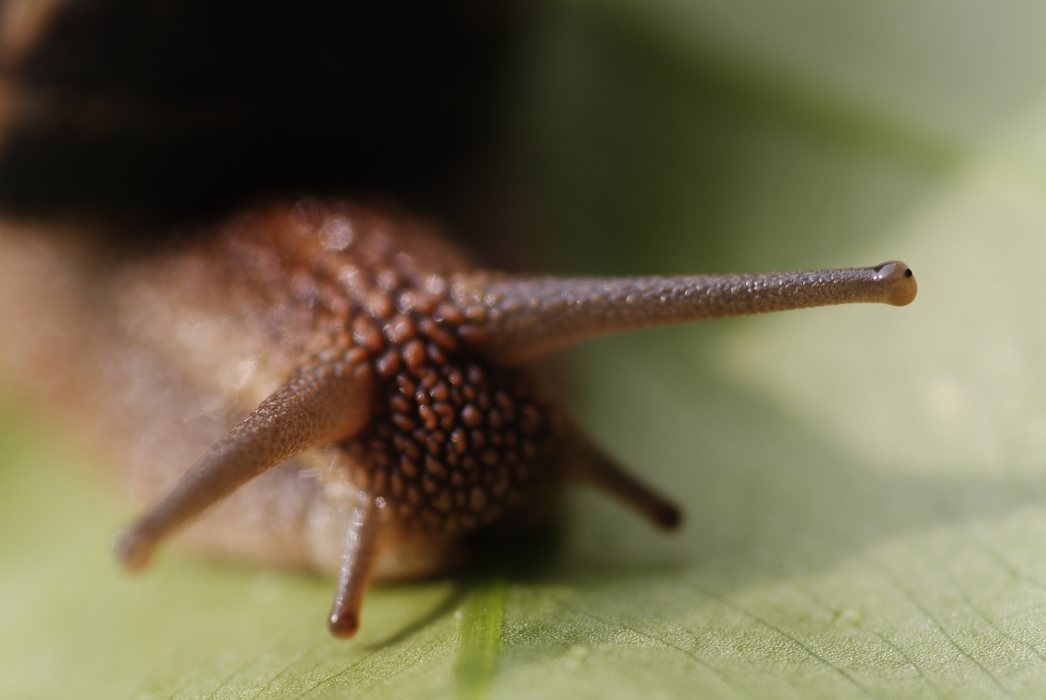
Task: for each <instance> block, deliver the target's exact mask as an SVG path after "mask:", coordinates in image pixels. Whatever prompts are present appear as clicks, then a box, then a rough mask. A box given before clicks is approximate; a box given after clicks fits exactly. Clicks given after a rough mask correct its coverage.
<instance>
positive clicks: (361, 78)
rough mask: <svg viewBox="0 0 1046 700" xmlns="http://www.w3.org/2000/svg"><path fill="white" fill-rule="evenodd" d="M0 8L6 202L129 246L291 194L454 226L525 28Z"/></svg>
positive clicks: (307, 3) (0, 140)
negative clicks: (402, 210)
mask: <svg viewBox="0 0 1046 700" xmlns="http://www.w3.org/2000/svg"><path fill="white" fill-rule="evenodd" d="M0 8H2V14H0V21H2V22H3V24H2V25H0V69H2V73H0V75H2V78H0V80H2V83H0V87H2V93H0V207H3V209H4V210H5V211H7V212H9V213H15V214H21V215H31V216H39V215H56V214H57V215H60V216H65V217H69V216H86V217H90V218H94V219H98V218H101V219H103V220H105V221H110V222H120V223H123V224H125V226H123V230H124V231H142V230H149V231H156V230H160V228H159V227H158V226H155V225H153V224H156V223H165V222H173V221H179V220H182V219H186V218H190V219H196V218H199V217H206V216H209V215H211V214H214V213H218V212H222V211H224V210H226V209H228V208H230V207H233V206H236V205H239V204H241V203H243V202H244V201H251V200H255V199H258V198H261V197H264V196H270V195H294V194H298V193H304V192H308V193H310V194H321V195H323V194H335V193H337V194H342V193H351V194H357V195H365V196H374V195H376V194H380V195H382V196H390V197H393V198H395V199H397V200H400V201H401V202H403V203H405V204H406V205H408V206H411V207H414V208H419V209H422V210H425V211H431V212H435V213H437V214H439V215H442V216H445V217H448V218H450V219H451V220H452V221H455V223H458V222H459V220H460V223H461V224H462V225H466V226H467V222H468V220H469V217H470V216H471V214H468V213H466V211H475V210H476V209H478V208H479V207H478V206H477V200H482V199H483V198H484V197H485V196H486V195H484V194H480V195H478V196H471V197H467V196H465V195H464V194H463V193H465V192H468V191H470V190H471V191H475V189H476V186H477V184H478V185H479V189H480V190H483V189H484V187H485V185H484V184H483V183H488V182H491V180H492V177H493V176H491V175H490V174H489V173H491V172H493V171H494V170H496V168H497V165H496V164H495V161H496V158H495V157H494V156H492V154H491V152H492V144H493V143H494V142H495V141H496V139H497V134H498V128H499V124H501V123H502V121H503V120H502V118H501V117H502V115H503V113H504V110H503V102H504V93H503V90H502V86H503V85H504V76H505V72H506V70H507V66H508V64H509V59H510V56H511V55H512V51H513V47H514V41H515V40H516V39H517V37H518V35H519V29H520V27H521V25H522V19H523V18H522V17H521V13H520V12H519V11H518V10H516V9H515V8H513V7H511V6H510V3H509V2H498V3H488V2H478V1H473V0H446V1H444V2H430V1H427V0H391V1H383V2H328V1H325V0H304V1H301V2H293V3H278V2H264V1H263V2H257V1H255V0H250V1H247V0H178V1H177V2H175V1H173V0H161V1H158V2H136V1H133V0H81V1H75V0H27V1H22V2H7V3H3V4H0ZM469 199H471V202H468V201H467V200H469ZM127 224H130V225H127ZM142 224H149V225H147V226H142Z"/></svg>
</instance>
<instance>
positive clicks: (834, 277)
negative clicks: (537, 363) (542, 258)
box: [455, 261, 917, 366]
mask: <svg viewBox="0 0 1046 700" xmlns="http://www.w3.org/2000/svg"><path fill="white" fill-rule="evenodd" d="M916 291H917V286H916V284H915V278H914V276H913V275H912V271H911V270H910V269H909V268H908V266H907V265H905V264H904V263H902V262H898V261H891V262H886V263H882V264H881V265H877V266H875V267H864V268H846V269H839V270H817V271H809V272H780V273H779V272H771V273H765V274H754V275H716V276H691V277H636V278H621V279H611V278H602V279H601V278H588V279H585V278H578V279H558V278H514V277H506V278H481V277H476V278H473V279H462V280H460V281H459V283H458V284H457V285H455V294H456V296H457V297H458V299H457V302H458V304H459V305H460V306H463V307H466V308H469V307H475V306H482V307H485V308H486V311H487V313H484V314H481V315H477V314H473V315H472V316H471V317H470V318H479V319H481V320H479V321H471V322H470V324H466V325H465V326H463V327H462V329H461V332H462V335H463V336H464V337H465V338H466V339H469V340H470V342H471V343H472V344H473V345H475V346H477V347H478V348H480V349H482V350H483V351H484V352H485V353H486V354H487V356H488V357H489V358H490V359H491V360H492V361H495V362H497V363H499V364H501V365H505V366H515V365H519V364H523V363H525V362H527V361H529V360H532V359H535V358H537V357H540V356H542V355H544V354H547V353H549V352H552V351H554V350H557V349H559V348H562V347H565V346H567V345H571V344H573V343H577V342H580V341H582V340H586V339H588V338H592V337H595V336H600V335H607V334H609V333H616V332H620V331H626V330H633V329H639V328H648V327H652V326H663V325H669V324H675V323H685V322H689V321H702V320H706V319H713V318H724V317H727V316H745V315H749V314H757V313H765V312H769V311H783V310H787V309H800V308H807V307H813V306H829V305H834V304H851V303H861V302H872V303H885V304H892V305H894V306H904V305H906V304H909V303H911V301H912V300H913V299H914V298H915V294H916Z"/></svg>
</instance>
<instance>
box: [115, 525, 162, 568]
mask: <svg viewBox="0 0 1046 700" xmlns="http://www.w3.org/2000/svg"><path fill="white" fill-rule="evenodd" d="M112 546H113V553H114V554H116V559H117V560H118V561H119V562H120V564H121V565H122V566H123V567H124V569H126V570H127V571H140V570H141V569H144V568H145V566H146V565H147V564H148V563H149V559H150V558H151V557H152V551H153V542H152V541H150V540H149V539H148V538H146V537H143V536H142V533H141V532H139V531H138V530H137V528H135V529H131V530H124V531H121V532H118V533H117V534H116V536H115V537H113V543H112Z"/></svg>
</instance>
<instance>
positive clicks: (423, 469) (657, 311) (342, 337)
mask: <svg viewBox="0 0 1046 700" xmlns="http://www.w3.org/2000/svg"><path fill="white" fill-rule="evenodd" d="M0 234H4V235H0V253H3V255H0V322H4V320H5V319H8V320H9V319H12V318H14V319H15V325H16V326H17V321H18V319H19V317H20V315H21V320H22V321H23V326H24V327H26V328H28V327H30V325H31V324H29V323H26V322H25V320H26V318H32V317H33V316H34V315H36V316H39V317H40V319H42V320H43V321H44V325H45V326H47V327H51V326H53V327H61V328H63V329H65V330H66V331H72V332H73V337H74V338H76V339H77V342H76V343H75V344H71V343H69V342H68V341H66V342H64V344H63V343H62V342H57V343H56V342H53V341H54V339H53V338H50V337H49V336H46V334H45V335H44V336H43V337H40V338H37V337H34V336H33V335H32V334H28V335H26V334H24V333H19V332H18V331H17V330H16V332H15V333H13V334H8V335H7V336H6V337H8V338H13V341H9V343H8V345H9V348H8V349H9V352H11V353H12V355H13V357H14V360H15V364H16V365H18V364H19V363H21V364H22V365H23V367H25V368H26V369H27V370H28V371H27V375H29V379H30V381H33V382H50V384H51V385H52V389H51V394H52V396H53V398H55V399H57V400H59V401H61V402H62V404H63V405H69V406H79V412H80V413H81V414H83V415H89V416H91V417H92V418H96V419H97V420H98V421H99V422H100V423H101V425H98V426H97V427H98V428H100V429H101V430H102V432H109V433H112V434H114V444H118V445H125V446H127V445H131V446H132V447H131V448H130V449H126V448H125V450H124V452H123V453H122V454H118V455H117V458H116V460H115V461H116V462H117V463H118V464H122V465H123V467H124V469H125V473H126V475H127V477H126V478H127V479H128V481H129V482H130V483H131V486H132V489H133V490H134V491H136V492H137V493H138V494H139V495H140V496H143V497H145V498H147V499H149V500H153V499H155V498H156V497H157V496H158V495H159V496H161V498H160V499H159V501H157V502H156V503H155V504H154V505H153V506H152V507H151V508H150V509H149V510H148V511H147V512H146V513H145V515H144V516H143V517H142V518H141V519H140V520H139V521H138V522H137V523H135V524H134V526H133V527H132V528H131V529H130V530H129V531H127V532H126V533H124V535H123V536H122V537H121V538H120V539H119V541H118V543H117V553H118V555H119V556H120V558H121V559H122V560H123V561H124V563H125V564H126V565H128V566H129V567H130V568H138V567H141V566H143V565H144V564H145V563H146V562H147V561H148V559H149V557H150V555H151V554H152V552H153V550H154V549H155V548H156V546H157V545H158V544H160V543H161V542H162V541H164V540H165V539H167V538H168V537H169V536H170V535H172V534H173V533H174V532H175V531H177V530H179V529H181V528H182V527H183V526H186V529H187V532H186V533H185V535H186V539H188V540H189V541H190V542H191V543H192V544H193V545H195V546H197V547H198V548H201V549H203V550H205V551H209V552H211V553H214V554H218V555H221V556H233V557H240V558H246V559H252V560H258V561H263V562H270V563H276V564H282V565H296V566H304V567H308V568H312V569H316V570H320V571H326V572H338V573H339V584H338V594H337V596H336V599H335V605H334V609H333V610H332V613H331V617H330V620H329V624H330V628H331V631H332V632H333V633H334V634H336V635H338V636H343V637H348V636H352V635H353V634H354V633H355V631H356V629H357V627H358V625H359V611H360V606H361V604H362V600H363V596H364V593H365V591H366V588H367V586H368V584H369V581H370V580H371V578H372V577H379V578H381V577H386V578H387V577H405V576H418V575H424V574H431V573H434V572H437V571H441V570H444V569H446V568H449V567H451V566H454V565H456V564H458V563H460V561H461V556H460V555H461V544H462V543H463V541H464V540H465V539H466V538H467V536H468V535H469V534H470V533H473V532H475V531H477V530H479V529H481V528H487V527H493V526H501V525H507V524H510V523H512V522H513V521H522V522H524V523H525V522H527V521H529V520H533V519H537V518H540V517H542V516H543V515H544V514H546V513H547V512H548V511H549V509H550V508H551V507H552V506H554V504H555V502H556V500H557V498H556V496H557V493H558V491H559V490H560V487H561V486H562V484H564V483H565V482H567V481H581V482H586V483H588V484H590V485H592V486H595V487H597V488H600V489H602V490H603V491H605V492H607V493H608V494H609V495H611V496H613V497H615V498H617V499H619V500H621V501H622V502H624V503H625V504H626V505H628V506H630V507H632V508H633V509H635V510H636V511H638V512H639V513H640V514H642V515H644V516H645V517H647V518H648V519H649V520H651V521H652V522H653V523H654V524H655V525H658V526H660V527H664V528H672V527H675V526H676V525H677V524H678V522H679V512H678V510H677V509H676V508H675V507H674V506H673V505H672V504H671V503H668V502H667V501H665V500H664V499H663V498H661V497H660V496H658V495H657V494H655V493H653V492H652V491H650V490H649V489H647V488H646V487H644V486H643V485H642V484H640V483H639V482H637V481H636V480H635V479H633V478H632V477H631V476H629V475H628V474H627V473H626V472H625V471H623V470H622V469H620V468H619V467H618V466H616V465H615V464H614V463H613V461H612V460H611V459H610V458H608V457H607V456H606V455H604V454H602V453H601V452H600V451H599V450H598V449H597V448H596V447H594V446H593V445H592V444H591V443H590V442H589V441H588V440H586V439H585V438H584V436H583V435H581V434H580V433H579V432H578V430H577V429H576V428H575V427H574V426H573V425H572V424H571V423H570V422H569V421H568V420H567V419H566V418H565V416H564V415H563V414H562V412H561V411H560V409H559V408H558V407H557V406H556V405H555V403H554V402H552V401H550V400H549V399H548V398H547V397H545V396H544V395H543V394H542V392H541V391H540V389H539V388H538V385H537V382H536V381H535V379H534V378H533V377H532V376H531V375H530V374H529V372H528V371H527V370H526V369H524V368H521V367H520V365H521V364H522V363H523V362H525V361H528V360H530V359H532V358H534V357H537V356H539V355H541V354H543V353H546V352H549V351H550V350H553V349H555V348H557V347H561V346H563V345H565V344H568V343H571V342H577V341H578V340H581V339H584V338H587V337H591V336H594V335H600V334H604V333H609V332H614V331H620V330H626V329H630V328H642V327H647V326H652V325H661V324H667V323H678V322H682V321H688V320H701V319H705V318H714V317H721V316H732V315H740V314H748V313H759V312H764V311H774V310H781V309H786V308H800V307H806V306H817V305H826V304H837V303H848V302H855V301H876V302H883V303H890V304H895V305H904V304H907V303H909V302H910V301H911V300H912V299H913V298H914V296H915V292H916V286H915V280H914V278H913V277H912V274H911V271H910V270H909V269H908V268H907V267H906V266H905V265H904V264H903V263H899V262H890V263H884V264H882V265H879V266H877V267H874V268H854V269H846V270H828V271H819V272H800V273H768V274H763V275H728V276H721V277H675V278H639V279H624V280H610V279H573V280H571V279H558V280H555V279H549V278H513V277H506V276H503V275H499V274H497V273H491V272H486V271H475V270H473V268H472V267H471V266H470V264H469V262H468V261H467V259H466V258H465V257H464V256H463V255H462V254H461V253H460V252H458V251H457V250H456V249H454V248H453V247H452V246H450V245H449V244H448V243H446V241H445V240H444V239H443V238H441V237H440V236H439V234H438V232H437V231H436V230H435V229H433V228H432V227H431V226H430V225H428V224H425V223H423V222H420V221H419V220H417V219H414V218H411V217H408V216H405V215H403V214H400V213H398V212H396V211H394V210H391V209H388V208H385V209H383V208H380V207H373V206H361V205H356V204H351V203H345V202H318V201H315V200H304V201H300V202H297V203H295V204H292V205H276V206H272V207H269V208H267V209H263V210H258V211H255V212H251V213H247V214H244V215H241V216H239V217H237V218H235V219H232V220H231V221H229V222H228V223H226V224H225V225H224V226H221V227H219V228H218V229H216V230H213V231H211V230H206V231H198V232H184V233H183V235H181V236H176V237H175V238H174V239H172V240H175V241H178V242H176V243H170V244H169V245H168V246H167V247H165V248H164V249H162V250H154V251H153V252H151V253H150V254H147V255H145V256H128V257H127V258H125V259H123V260H119V261H115V262H116V264H115V265H114V264H113V262H114V261H111V260H110V261H104V260H102V261H99V260H97V259H92V258H91V255H90V254H89V252H87V251H89V248H85V247H82V246H78V245H76V244H75V243H71V242H69V241H66V242H65V243H64V244H62V243H61V242H60V241H59V242H52V243H50V244H47V245H45V246H44V247H40V245H38V244H34V243H32V242H31V239H30V238H29V237H25V236H23V237H19V236H17V235H13V234H12V232H10V231H7V232H6V233H5V232H4V227H3V226H0ZM4 261H7V263H8V264H7V265H6V266H5V264H4ZM114 269H115V273H114V272H112V270H114ZM92 271H93V272H92ZM4 272H6V273H8V274H2V273H4ZM34 304H35V306H34ZM38 320H39V319H38ZM66 335H68V333H67V334H66ZM41 352H43V353H44V354H45V356H47V353H50V356H53V360H52V361H51V362H50V363H43V364H41V365H40V366H39V367H37V366H35V365H34V362H39V360H38V359H37V358H38V356H39V355H40V354H41ZM223 433H224V435H225V436H224V437H221V438H220V439H218V438H219V437H220V436H221V435H222V434H223ZM208 444H210V445H211V446H210V447H209V448H207V445H208ZM201 454H202V457H200V456H199V455H201ZM187 455H193V456H194V458H197V461H196V463H195V465H194V466H192V467H191V468H190V469H189V470H188V471H187V472H186V471H185V470H186V467H188V466H189V465H190V464H191V459H189V458H188V457H187ZM212 506H215V507H213V508H212ZM193 521H195V524H193Z"/></svg>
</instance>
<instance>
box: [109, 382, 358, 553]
mask: <svg viewBox="0 0 1046 700" xmlns="http://www.w3.org/2000/svg"><path fill="white" fill-rule="evenodd" d="M352 370H353V368H352V367H351V366H347V365H341V364H320V363H317V364H314V365H311V366H308V367H307V368H305V369H303V370H302V371H301V372H299V373H298V374H297V375H296V376H295V377H294V378H293V379H292V380H291V381H289V382H288V383H287V384H285V385H284V386H283V387H282V388H281V389H279V390H278V391H277V392H276V393H274V394H273V395H272V396H270V397H269V398H268V399H266V400H265V401H263V402H262V404H261V405H260V406H258V408H257V409H255V410H254V411H253V412H252V413H251V414H250V415H249V416H247V418H246V419H244V421H243V422H242V423H240V424H239V425H237V426H236V427H235V428H233V429H232V430H231V431H230V432H229V434H228V435H226V436H225V437H224V438H222V439H221V440H219V441H218V442H217V443H216V444H215V445H214V446H213V447H212V448H211V449H210V451H209V452H208V453H207V454H206V455H205V456H204V457H203V459H201V460H200V461H199V462H197V463H196V465H195V466H194V467H193V468H192V469H190V470H189V472H188V473H187V474H186V475H185V476H184V477H183V478H182V480H181V482H179V483H178V485H177V486H176V487H175V488H174V490H172V491H171V492H170V493H168V494H167V495H166V496H165V497H164V498H162V499H161V500H160V501H159V502H158V503H157V504H156V505H154V506H153V507H152V508H151V509H150V510H149V511H148V512H146V513H145V515H143V516H142V517H141V519H140V520H138V522H136V523H135V524H134V526H133V527H131V529H130V530H128V531H127V532H125V533H124V534H123V535H122V536H121V537H120V538H119V540H118V541H117V542H116V545H115V548H116V552H117V555H118V557H119V558H120V560H121V561H122V562H123V564H124V565H125V566H127V567H128V568H130V569H138V568H141V567H142V566H144V565H145V564H146V563H148V560H149V558H150V556H151V554H152V552H153V550H154V549H155V547H156V546H157V544H159V542H160V541H161V540H163V539H164V538H165V537H166V536H167V535H169V534H170V533H171V532H172V531H173V530H175V529H177V528H178V527H179V526H181V525H183V524H185V523H186V522H187V521H189V520H191V519H192V518H194V517H195V516H197V515H199V514H200V513H201V512H203V511H204V510H206V509H207V508H208V507H210V506H211V505H213V504H215V503H216V502H218V501H219V500H221V499H222V498H224V497H225V496H227V495H229V494H230V493H232V492H233V491H235V490H236V489H237V488H239V487H240V486H242V485H243V484H245V483H247V482H248V481H250V480H251V479H253V478H255V477H256V476H258V475H260V474H262V473H263V472H265V471H266V470H268V469H270V468H271V467H274V466H276V465H277V464H279V463H281V462H283V461H285V460H287V459H289V458H291V457H293V456H294V455H296V454H298V453H300V452H302V451H303V450H306V449H308V448H310V447H314V446H317V445H323V444H327V443H330V442H334V441H337V440H342V439H345V438H348V437H351V436H352V435H354V434H356V433H357V432H359V430H361V429H362V428H363V427H364V426H365V425H366V423H367V420H368V419H369V418H368V407H369V395H368V391H369V387H368V386H367V385H366V382H361V381H360V380H359V379H358V378H356V377H354V376H353V373H352Z"/></svg>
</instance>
